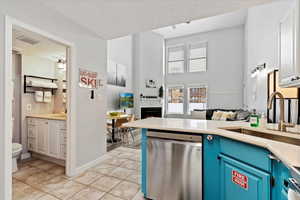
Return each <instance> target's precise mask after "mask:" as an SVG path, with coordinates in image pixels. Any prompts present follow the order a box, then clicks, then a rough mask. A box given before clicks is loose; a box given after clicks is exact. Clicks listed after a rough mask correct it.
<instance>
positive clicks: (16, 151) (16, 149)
mask: <svg viewBox="0 0 300 200" xmlns="http://www.w3.org/2000/svg"><path fill="white" fill-rule="evenodd" d="M21 152H22V145H21V144H18V143H13V144H12V172H13V173H14V172H16V171H18V165H17V159H18V158H19V156H20V154H21Z"/></svg>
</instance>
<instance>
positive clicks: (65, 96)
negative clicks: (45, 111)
mask: <svg viewBox="0 0 300 200" xmlns="http://www.w3.org/2000/svg"><path fill="white" fill-rule="evenodd" d="M62 99H63V103H67V94H66V93H62Z"/></svg>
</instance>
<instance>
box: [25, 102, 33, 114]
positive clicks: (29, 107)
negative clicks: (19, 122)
mask: <svg viewBox="0 0 300 200" xmlns="http://www.w3.org/2000/svg"><path fill="white" fill-rule="evenodd" d="M31 109H32V105H31V104H27V105H26V110H27V112H31Z"/></svg>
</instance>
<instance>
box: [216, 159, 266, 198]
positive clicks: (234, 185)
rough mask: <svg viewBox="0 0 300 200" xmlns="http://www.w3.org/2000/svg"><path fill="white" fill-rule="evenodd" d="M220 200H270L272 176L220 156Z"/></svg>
mask: <svg viewBox="0 0 300 200" xmlns="http://www.w3.org/2000/svg"><path fill="white" fill-rule="evenodd" d="M220 170H221V172H220V176H221V177H220V193H221V195H220V196H221V198H220V200H235V199H236V200H238V199H243V200H270V188H271V187H270V174H269V173H267V172H264V171H262V170H259V169H257V168H254V167H251V166H250V165H247V164H245V163H242V162H240V161H237V160H235V159H232V158H229V157H227V156H224V155H221V156H220Z"/></svg>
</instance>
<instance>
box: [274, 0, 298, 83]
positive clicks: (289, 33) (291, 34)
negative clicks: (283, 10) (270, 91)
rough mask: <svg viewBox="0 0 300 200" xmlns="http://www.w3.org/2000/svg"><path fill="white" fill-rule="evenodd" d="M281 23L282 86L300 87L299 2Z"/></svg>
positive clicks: (280, 70)
mask: <svg viewBox="0 0 300 200" xmlns="http://www.w3.org/2000/svg"><path fill="white" fill-rule="evenodd" d="M295 2H296V3H295V4H294V5H293V7H292V8H291V9H290V10H289V12H288V13H287V15H286V16H285V17H284V18H283V19H282V20H281V22H280V32H279V34H280V35H279V75H280V86H281V87H291V86H296V85H297V84H298V85H300V76H299V75H300V74H299V72H300V71H299V69H300V65H299V64H300V63H299V59H300V57H299V53H298V50H299V46H300V44H298V42H297V41H299V38H300V35H299V19H298V17H299V0H296V1H295Z"/></svg>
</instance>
